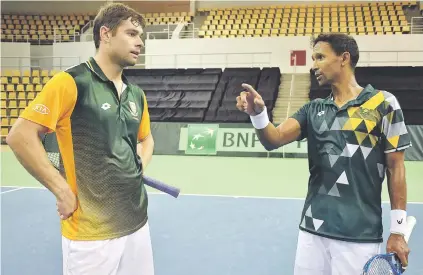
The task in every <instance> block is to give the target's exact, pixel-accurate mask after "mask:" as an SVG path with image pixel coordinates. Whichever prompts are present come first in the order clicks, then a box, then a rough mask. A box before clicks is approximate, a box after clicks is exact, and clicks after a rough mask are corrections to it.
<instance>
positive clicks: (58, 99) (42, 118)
mask: <svg viewBox="0 0 423 275" xmlns="http://www.w3.org/2000/svg"><path fill="white" fill-rule="evenodd" d="M76 98H77V87H76V83H75V80H74V79H73V77H72V76H71V75H70V74H68V73H66V72H60V73H58V74H56V75H55V76H54V77H53V78H52V79H50V80H49V81H48V82H47V83H46V84H45V86H44V87H43V89H42V90H41V92H40V93H39V94H38V95H37V97H36V98H35V99H34V100H33V101H32V102H31V103H30V104H29V105H28V106H27V107H26V108H25V110H24V111H23V112H22V113H21V115H20V117H21V118H24V119H27V120H29V121H32V122H34V123H37V124H40V125H43V126H45V127H47V128H48V129H49V130H50V131H49V132H54V131H56V127H57V126H58V125H60V123H61V121H62V120H64V119H66V118H68V117H69V116H70V115H71V113H72V111H73V108H74V107H75V104H76Z"/></svg>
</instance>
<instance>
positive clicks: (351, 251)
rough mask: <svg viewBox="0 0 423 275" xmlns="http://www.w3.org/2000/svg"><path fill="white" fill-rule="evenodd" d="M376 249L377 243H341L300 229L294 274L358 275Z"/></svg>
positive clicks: (376, 251)
mask: <svg viewBox="0 0 423 275" xmlns="http://www.w3.org/2000/svg"><path fill="white" fill-rule="evenodd" d="M380 247H381V244H380V243H353V242H344V241H338V240H333V239H328V238H324V237H320V236H316V235H313V234H310V233H308V232H305V231H302V230H300V232H299V234H298V244H297V253H296V256H295V267H294V275H361V274H362V273H363V267H364V265H365V263H366V262H367V261H368V260H369V259H370V258H371V257H372V256H374V255H376V254H379V253H380Z"/></svg>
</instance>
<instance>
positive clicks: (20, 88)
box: [16, 84, 25, 92]
mask: <svg viewBox="0 0 423 275" xmlns="http://www.w3.org/2000/svg"><path fill="white" fill-rule="evenodd" d="M16 91H17V92H23V91H25V90H24V85H22V84H18V85H16Z"/></svg>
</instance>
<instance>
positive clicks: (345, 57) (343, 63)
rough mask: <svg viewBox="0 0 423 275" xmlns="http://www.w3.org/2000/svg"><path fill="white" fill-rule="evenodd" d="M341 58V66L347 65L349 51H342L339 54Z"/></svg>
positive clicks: (349, 56) (349, 61)
mask: <svg viewBox="0 0 423 275" xmlns="http://www.w3.org/2000/svg"><path fill="white" fill-rule="evenodd" d="M341 58H342V63H341V64H342V66H343V67H344V66H345V65H348V64H349V63H351V54H350V53H349V52H344V53H343V54H342V55H341Z"/></svg>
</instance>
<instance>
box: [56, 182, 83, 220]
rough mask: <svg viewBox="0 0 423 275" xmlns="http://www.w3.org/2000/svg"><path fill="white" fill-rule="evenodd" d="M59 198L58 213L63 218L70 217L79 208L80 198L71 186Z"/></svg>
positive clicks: (57, 203)
mask: <svg viewBox="0 0 423 275" xmlns="http://www.w3.org/2000/svg"><path fill="white" fill-rule="evenodd" d="M56 198H57V202H56V205H57V213H58V215H59V217H60V219H62V220H66V219H68V218H69V217H70V216H72V214H73V212H75V210H76V209H77V208H78V200H77V198H76V196H75V194H74V193H73V192H72V190H71V189H70V188H66V189H64V190H63V191H62V192H60V194H58V195H57V196H56Z"/></svg>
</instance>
